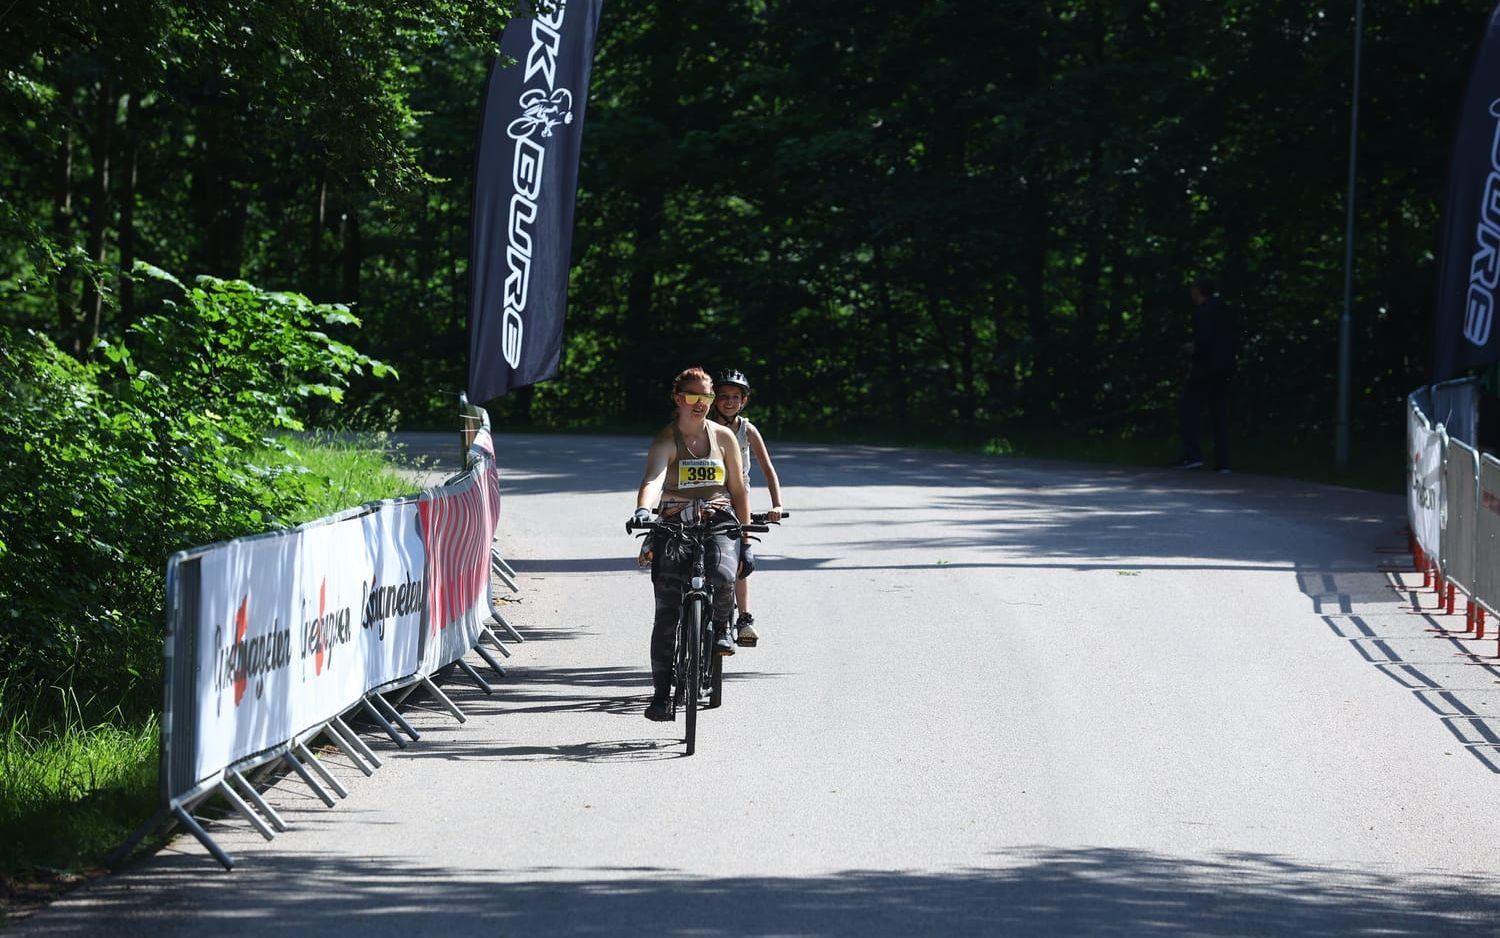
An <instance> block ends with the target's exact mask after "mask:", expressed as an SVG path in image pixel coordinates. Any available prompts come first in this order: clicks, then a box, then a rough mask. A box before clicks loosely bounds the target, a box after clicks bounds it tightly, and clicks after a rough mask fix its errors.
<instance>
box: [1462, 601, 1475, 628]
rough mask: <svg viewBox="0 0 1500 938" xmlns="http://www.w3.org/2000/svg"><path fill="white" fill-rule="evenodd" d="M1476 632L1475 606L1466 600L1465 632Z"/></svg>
mask: <svg viewBox="0 0 1500 938" xmlns="http://www.w3.org/2000/svg"><path fill="white" fill-rule="evenodd" d="M1472 631H1474V604H1473V603H1471V602H1469V601H1468V600H1467V599H1466V600H1464V632H1466V633H1467V632H1472Z"/></svg>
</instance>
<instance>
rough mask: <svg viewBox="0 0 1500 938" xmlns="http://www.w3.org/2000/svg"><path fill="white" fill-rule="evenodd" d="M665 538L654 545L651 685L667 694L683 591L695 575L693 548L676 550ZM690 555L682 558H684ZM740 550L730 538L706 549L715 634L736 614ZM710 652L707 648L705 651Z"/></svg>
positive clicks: (718, 538)
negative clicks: (654, 607)
mask: <svg viewBox="0 0 1500 938" xmlns="http://www.w3.org/2000/svg"><path fill="white" fill-rule="evenodd" d="M665 540H666V539H665V538H662V539H661V541H659V542H657V543H655V544H653V545H652V553H653V558H652V561H651V585H652V587H653V588H655V590H656V619H655V621H654V622H653V623H652V626H651V685H652V687H653V688H654V689H655V690H656V692H657V693H658V694H664V693H666V692H667V689H668V688H669V687H670V686H671V682H672V646H673V643H674V641H675V637H676V634H677V620H678V619H679V618H680V617H681V613H682V590H683V587H684V586H685V585H686V584H687V582H688V580H690V579H691V578H692V575H693V561H692V556H691V553H690V551H691V547H688V546H684V547H683V549H681V550H674V549H673V546H674V545H671V544H667V543H664V542H665ZM684 554H685V555H687V556H683V555H684ZM739 556H740V555H739V547H738V545H736V544H735V542H734V539H733V538H730V537H724V536H721V537H716V538H713V539H712V540H710V541H709V542H708V545H707V548H706V549H705V550H704V558H703V569H704V573H706V574H707V576H708V579H709V582H711V583H713V586H714V604H713V609H712V611H711V614H712V616H713V623H714V629H715V631H718V630H721V629H727V628H728V627H729V619H730V617H731V616H733V615H734V572H735V568H736V567H737V566H738V565H739ZM705 651H707V649H705Z"/></svg>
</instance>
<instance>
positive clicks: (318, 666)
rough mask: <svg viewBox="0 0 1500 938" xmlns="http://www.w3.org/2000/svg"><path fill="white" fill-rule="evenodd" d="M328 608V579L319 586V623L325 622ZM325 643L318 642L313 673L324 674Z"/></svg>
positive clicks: (324, 579) (325, 578)
mask: <svg viewBox="0 0 1500 938" xmlns="http://www.w3.org/2000/svg"><path fill="white" fill-rule="evenodd" d="M327 608H328V577H326V576H325V577H324V578H323V582H321V583H319V584H318V621H319V622H322V621H323V611H324V610H325V609H327ZM324 644H326V643H325V642H318V653H317V655H316V656H314V658H313V673H314V674H322V673H323V646H324Z"/></svg>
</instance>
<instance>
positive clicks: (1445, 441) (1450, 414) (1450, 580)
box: [1406, 378, 1500, 638]
mask: <svg viewBox="0 0 1500 938" xmlns="http://www.w3.org/2000/svg"><path fill="white" fill-rule="evenodd" d="M1438 411H1441V413H1438ZM1406 412H1407V424H1406V442H1407V446H1406V466H1407V521H1408V524H1409V526H1410V528H1409V529H1410V532H1411V544H1410V547H1411V553H1412V558H1413V560H1414V562H1415V563H1416V566H1417V569H1418V570H1419V571H1420V572H1421V573H1422V586H1423V587H1424V588H1425V587H1429V586H1431V587H1433V588H1434V589H1435V590H1436V591H1437V594H1438V602H1439V605H1438V608H1437V610H1435V611H1442V612H1445V613H1447V614H1450V615H1451V614H1453V613H1454V612H1455V611H1456V608H1455V607H1456V603H1457V600H1458V599H1459V598H1460V597H1462V598H1463V600H1464V605H1465V619H1466V625H1465V628H1464V634H1468V633H1470V632H1472V633H1473V637H1474V638H1483V637H1484V633H1485V615H1486V613H1488V614H1489V615H1496V614H1497V613H1500V460H1497V459H1496V458H1495V457H1494V456H1491V455H1490V454H1488V453H1485V454H1483V455H1481V454H1480V453H1479V452H1478V451H1477V449H1476V448H1475V443H1476V442H1477V435H1478V425H1477V414H1478V382H1477V381H1476V380H1475V379H1472V378H1465V379H1461V380H1459V381H1450V382H1445V383H1444V384H1440V385H1436V386H1434V387H1432V388H1422V389H1419V390H1418V391H1415V392H1413V393H1412V394H1411V395H1410V396H1409V397H1408V398H1407V406H1406ZM1435 467H1440V471H1437V472H1434V471H1433V470H1434V468H1435Z"/></svg>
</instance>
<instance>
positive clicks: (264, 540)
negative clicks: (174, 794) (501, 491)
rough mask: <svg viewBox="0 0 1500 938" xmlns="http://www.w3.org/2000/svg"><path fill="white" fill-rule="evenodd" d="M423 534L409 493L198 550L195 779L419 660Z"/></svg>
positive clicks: (325, 714)
mask: <svg viewBox="0 0 1500 938" xmlns="http://www.w3.org/2000/svg"><path fill="white" fill-rule="evenodd" d="M419 535H420V532H419V529H418V509H417V505H416V503H415V502H412V501H406V502H386V503H383V504H381V505H380V506H379V507H378V508H376V509H375V510H373V511H371V512H369V513H368V514H366V515H363V516H361V517H356V518H350V519H347V520H344V521H337V522H333V523H330V524H324V525H316V526H313V527H308V528H302V529H298V530H295V531H289V532H287V533H285V534H282V535H277V536H272V537H261V538H254V539H250V540H245V541H231V542H229V543H227V544H223V545H221V546H219V547H216V548H214V549H211V550H209V551H208V552H206V553H205V554H203V556H202V558H201V561H200V563H201V570H202V592H201V601H200V604H199V609H198V616H199V621H198V634H199V637H200V638H199V643H198V674H199V676H200V679H199V681H198V708H197V709H198V712H197V727H196V729H197V734H196V738H197V753H196V759H195V762H194V766H195V771H194V780H195V781H201V780H203V779H205V778H207V777H208V776H210V775H212V774H213V773H215V772H217V771H219V770H220V769H222V768H224V767H225V766H227V765H230V764H231V763H233V762H236V761H238V760H240V759H243V758H245V757H246V756H250V755H254V754H255V753H257V752H261V751H263V750H265V749H269V748H271V747H272V746H275V745H278V744H280V743H282V742H285V741H286V740H288V739H290V738H292V737H294V736H296V735H297V734H298V733H301V732H304V731H306V730H308V729H311V728H313V727H315V726H317V725H318V724H320V723H323V722H325V721H327V720H329V719H332V718H333V717H335V716H337V715H338V714H339V713H341V712H343V711H344V710H345V709H347V708H348V707H350V706H351V705H353V704H355V703H357V702H358V701H359V699H360V698H361V697H362V696H364V694H365V693H366V692H367V691H368V690H369V689H371V688H373V687H378V686H380V685H382V684H387V683H390V682H391V681H394V680H398V679H400V678H402V677H406V676H408V675H410V674H412V673H414V672H415V671H416V665H417V644H418V640H419V637H420V635H421V632H422V618H423V613H424V611H425V599H426V587H425V574H424V570H425V567H426V558H425V555H424V551H423V545H422V541H421V539H420V536H419Z"/></svg>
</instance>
